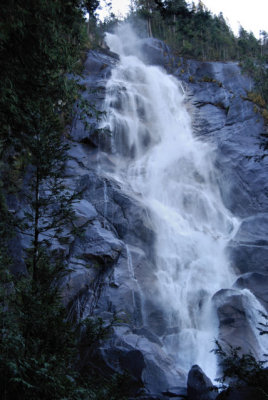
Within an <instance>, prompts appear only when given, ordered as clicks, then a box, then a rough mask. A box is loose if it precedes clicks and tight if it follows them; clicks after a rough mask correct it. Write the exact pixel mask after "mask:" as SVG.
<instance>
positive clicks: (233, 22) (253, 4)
mask: <svg viewBox="0 0 268 400" xmlns="http://www.w3.org/2000/svg"><path fill="white" fill-rule="evenodd" d="M111 1H112V5H113V11H114V13H115V14H116V15H117V14H118V13H119V14H121V15H123V16H124V15H126V14H127V12H128V9H129V8H128V7H129V3H130V0H111ZM190 2H191V1H190ZM195 3H198V1H195ZM203 3H204V4H205V5H206V6H207V7H208V9H209V10H210V11H212V12H213V13H214V14H219V12H220V11H222V12H223V15H224V17H225V19H227V20H228V22H229V24H230V26H231V28H232V30H233V31H234V33H235V34H237V32H238V28H239V25H242V26H243V28H245V29H246V30H247V31H252V32H253V33H254V35H255V36H256V37H257V38H259V31H260V30H265V31H268V0H254V1H249V0H203Z"/></svg>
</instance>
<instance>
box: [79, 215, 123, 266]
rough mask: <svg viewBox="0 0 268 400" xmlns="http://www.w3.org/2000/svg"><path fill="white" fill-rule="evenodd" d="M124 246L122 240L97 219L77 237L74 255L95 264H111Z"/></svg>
mask: <svg viewBox="0 0 268 400" xmlns="http://www.w3.org/2000/svg"><path fill="white" fill-rule="evenodd" d="M122 246H123V244H122V242H121V241H120V240H119V239H117V238H116V237H115V236H114V235H113V234H112V232H111V231H108V230H106V229H104V228H102V227H101V225H100V223H99V221H95V222H93V224H92V225H89V226H87V227H86V228H85V230H84V232H83V235H82V236H81V237H77V238H76V240H75V243H74V247H73V249H72V256H73V257H78V258H81V259H83V260H85V261H89V262H92V263H93V265H95V264H94V263H97V265H98V264H100V265H109V264H111V263H113V262H115V261H116V260H117V259H118V257H119V254H120V252H121V250H122Z"/></svg>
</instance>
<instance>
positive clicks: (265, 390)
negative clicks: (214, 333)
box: [213, 312, 268, 399]
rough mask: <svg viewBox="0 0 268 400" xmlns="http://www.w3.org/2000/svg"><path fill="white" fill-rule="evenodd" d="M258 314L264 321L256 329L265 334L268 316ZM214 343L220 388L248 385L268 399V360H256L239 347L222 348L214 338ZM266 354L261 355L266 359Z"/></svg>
mask: <svg viewBox="0 0 268 400" xmlns="http://www.w3.org/2000/svg"><path fill="white" fill-rule="evenodd" d="M260 315H261V316H262V317H263V318H264V322H262V323H259V327H258V330H259V332H260V335H266V334H267V333H268V331H267V326H268V324H267V321H268V316H267V315H266V314H264V313H262V312H260ZM215 343H216V348H215V349H214V350H213V352H214V353H215V354H216V355H217V356H218V357H219V365H220V367H221V370H222V376H221V377H220V378H219V379H218V381H219V382H220V383H221V385H222V388H228V387H229V388H230V389H232V388H234V387H235V388H239V387H244V386H248V387H251V388H256V389H257V390H258V393H261V394H262V398H263V399H266V398H267V399H268V370H267V368H266V364H267V361H268V360H261V361H258V360H256V358H255V357H254V356H253V355H252V354H251V353H249V354H242V353H241V348H240V347H233V346H231V345H228V346H227V348H226V347H225V348H223V346H222V345H221V344H220V343H219V341H217V340H216V342H215ZM267 356H268V355H267V354H264V355H263V357H264V358H266V359H267ZM226 384H227V385H226Z"/></svg>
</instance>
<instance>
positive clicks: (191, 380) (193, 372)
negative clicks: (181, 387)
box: [187, 365, 217, 400]
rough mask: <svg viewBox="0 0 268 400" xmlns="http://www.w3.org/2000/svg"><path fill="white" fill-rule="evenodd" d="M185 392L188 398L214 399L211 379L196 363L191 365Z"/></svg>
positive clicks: (190, 399) (194, 399)
mask: <svg viewBox="0 0 268 400" xmlns="http://www.w3.org/2000/svg"><path fill="white" fill-rule="evenodd" d="M187 393H188V399H189V400H215V399H216V397H217V391H216V390H215V387H214V386H213V384H212V382H211V380H210V379H209V378H208V377H207V376H206V375H205V374H204V372H203V371H202V369H201V368H200V367H199V366H198V365H193V366H192V368H191V369H190V372H189V374H188V380H187Z"/></svg>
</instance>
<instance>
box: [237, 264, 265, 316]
mask: <svg viewBox="0 0 268 400" xmlns="http://www.w3.org/2000/svg"><path fill="white" fill-rule="evenodd" d="M233 287H234V288H239V289H249V290H250V291H251V292H252V293H253V294H254V295H255V296H256V297H257V299H258V300H259V301H260V303H261V304H262V305H263V306H264V307H265V308H266V310H267V311H268V275H267V274H263V273H260V272H248V273H246V274H243V275H241V276H240V277H239V278H238V279H237V280H236V282H235V283H234V285H233Z"/></svg>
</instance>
